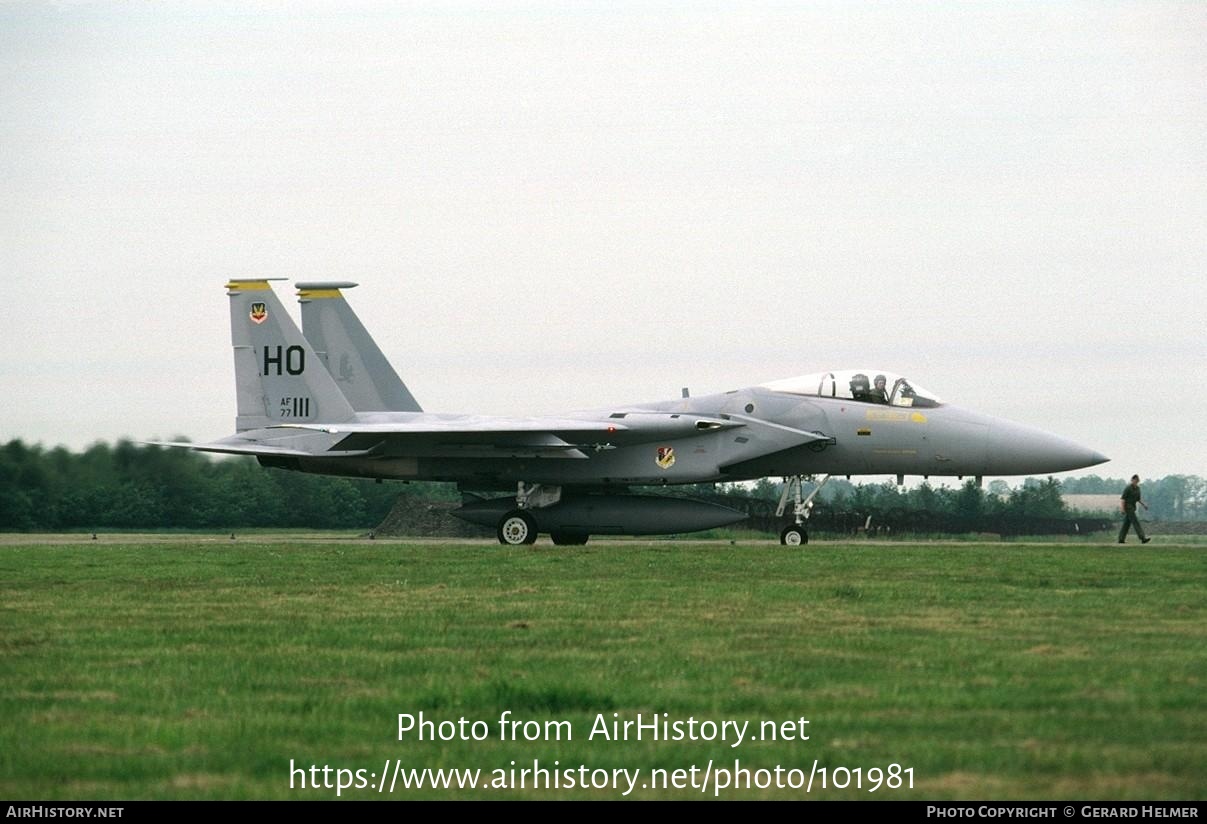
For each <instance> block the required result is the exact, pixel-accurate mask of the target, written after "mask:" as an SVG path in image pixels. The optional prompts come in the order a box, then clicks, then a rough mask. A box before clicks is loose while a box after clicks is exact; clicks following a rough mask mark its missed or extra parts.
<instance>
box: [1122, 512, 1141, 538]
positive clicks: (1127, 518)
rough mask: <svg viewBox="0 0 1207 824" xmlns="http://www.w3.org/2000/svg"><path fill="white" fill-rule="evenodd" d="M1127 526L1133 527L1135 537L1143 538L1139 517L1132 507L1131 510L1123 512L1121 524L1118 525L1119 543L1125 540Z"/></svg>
mask: <svg viewBox="0 0 1207 824" xmlns="http://www.w3.org/2000/svg"><path fill="white" fill-rule="evenodd" d="M1128 527H1135V528H1136V537H1137V538H1139V539H1140V540H1141V541H1143V540H1144V530H1143V529H1141V528H1140V519H1139V518H1137V517H1136V511H1135V510H1134V509H1133V510H1132V511H1131V512H1124V513H1123V526H1121V527H1119V543H1123V542H1124V541H1125V540H1127V529H1128Z"/></svg>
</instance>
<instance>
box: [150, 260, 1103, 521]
mask: <svg viewBox="0 0 1207 824" xmlns="http://www.w3.org/2000/svg"><path fill="white" fill-rule="evenodd" d="M352 286H355V284H353V283H348V282H322V283H302V284H299V300H300V301H301V302H302V317H303V325H304V328H305V334H303V332H302V331H300V330H299V329H298V328H297V326H296V325H295V324H294V322H293V320H292V318H291V317H290V316H289V315H288V314H287V313H286V311H285V309H284V307H283V306H282V304H281V302H280V300H279V299H278V298H277V297H276V294H275V293H274V292H273V290H272V288H271V286H270V285H269V282H268V280H267V279H251V280H231V281H230V282H229V283H228V284H227V287H226V288H227V294H228V295H229V297H230V310H231V311H230V318H231V338H232V346H233V348H234V356H235V376H236V387H237V406H238V414H237V417H236V420H235V429H236V433H235V434H234V435H231V436H229V437H227V438H223V439H221V440H218V441H214V442H211V443H202V444H172V445H174V446H182V447H187V448H190V449H197V450H202V451H209V452H223V453H230V454H239V455H254V456H256V458H257V459H258V460H259V461H260V463H261V464H263V465H266V466H276V467H282V468H286V469H293V470H298V471H302V472H316V473H322V474H331V475H344V476H351V477H366V478H393V479H404V480H430V481H449V482H455V483H457V484H458V485H459V487H460V488H462V489H463V490H514V493H513V494H508V495H506V496H503V497H497V498H492V499H482V500H475V501H471V502H468V503H466V505H464V506H463V507H462V508H461V509H460V510H458V512H457V513H456V514H458V515H459V516H460V517H462V518H465V519H466V520H470V521H474V522H476V523H483V524H487V525H490V526H493V527H495V529H496V532H497V535H498V538H499V541H500V542H502V543H504V544H528V543H532V542H533V541H534V540H536V536H537V534H538V532H548V533H550V534H551V536H552V538H553V541H554V543H558V544H576V543H585V542H586V540H587V537H588V536H590V535H592V534H609V535H616V534H627V535H648V534H669V533H678V532H691V531H695V530H701V529H709V528H712V527H716V526H723V525H726V524H730V523H735V522H736V521H738V520H741V519H742V518H744V517H745V516H744V515H743V514H742V513H739V512H737V511H735V510H732V509H728V508H726V507H721V506H717V505H715V504H710V503H705V502H701V501H693V500H687V499H683V498H673V497H666V496H652V495H639V494H633V493H632V491H631V488H632V487H640V486H647V485H658V486H666V485H674V484H697V483H713V482H729V481H745V480H752V479H756V478H762V477H767V476H781V477H784V478H785V485H784V494H783V497H782V498H781V501H780V507H779V513H780V514H784V513H785V512H790V515H791V522H790V523H788V524H787V526H785V528H784V530H783V531H782V532H781V536H780V537H781V541H782V542H784V543H787V544H799V543H804V542H807V540H808V536H807V533H806V532H805V528H804V521H805V519H806V518H807V517H808V513H809V508H810V506H811V503H812V502H811V498H812V495H815V494H816V492H817V490H816V489H814V491H813V493H811V494H810V495H809V496H804V495H803V494H802V484H801V479H802V478H804V477H806V476H812V475H826V476H829V475H897V476H898V478H901V477H902V476H904V475H926V476H929V475H942V476H959V477H962V476H965V475H971V476H976V477H978V478H980V477H981V476H984V475H1031V474H1047V473H1051V472H1060V471H1064V470H1070V469H1078V468H1081V467H1086V466H1093V465H1095V464H1099V463H1102V462H1104V461H1106V460H1107V458H1106V457H1105V456H1104V455H1101V454H1100V453H1098V452H1095V451H1093V450H1091V449H1087V448H1085V447H1082V446H1079V445H1077V444H1075V443H1073V442H1071V441H1068V440H1065V439H1063V438H1059V437H1057V436H1055V435H1051V434H1048V433H1046V432H1043V431H1040V430H1038V429H1033V428H1030V427H1026V426H1023V425H1021V424H1017V423H1012V422H1010V421H1006V420H1002V419H1000V418H994V417H990V416H988V415H984V414H982V413H979V412H974V411H972V410H969V409H964V408H961V407H958V406H954V405H952V404H948V403H944V402H943V401H941V400H939V398H938V397H936V396H935V395H934V394H932V393H930V392H928V391H926V390H924V389H923V388H922V387H920V386H918V385H917V384H915V383H913V382H912V381H910V380H908V379H906V378H904V377H902V376H899V375H895V374H892V373H890V372H886V371H883V370H871V369H850V370H843V371H834V372H821V373H817V374H813V375H806V376H804V377H797V378H789V379H787V380H781V381H774V382H772V383H766V384H761V385H757V386H751V387H747V388H745V389H738V390H734V391H731V392H724V393H720V394H715V395H704V396H699V397H689V396H687V393H686V392H685V393H684V397H681V398H676V399H674V400H667V401H657V402H652V403H643V404H636V405H633V406H621V407H611V408H608V409H602V410H596V411H591V412H573V413H568V414H566V415H561V416H538V417H501V416H478V415H449V414H435V413H428V412H423V411H422V410H421V408H420V406H419V404H418V403H417V402H416V400H415V398H414V396H413V395H412V394H411V393H410V391H409V390H408V389H407V388H406V386H405V385H404V384H403V382H402V380H401V379H400V378H399V377H398V374H397V372H395V371H394V369H393V367H391V366H390V364H389V362H388V361H387V360H386V358H385V356H384V355H383V354H382V353H381V350H380V349H379V348H378V347H377V345H376V343H374V342H373V339H372V337H370V335H369V334H368V332H367V331H366V330H365V328H364V326H363V325H362V324H361V322H360V320H359V319H358V318H357V317H356V314H355V313H354V312H353V311H352V309H351V307H350V306H349V305H348V303H347V301H346V300H345V299H344V296H343V293H342V290H344V289H347V288H351V287H352ZM873 376H874V377H873ZM873 381H875V388H873V386H872V383H873Z"/></svg>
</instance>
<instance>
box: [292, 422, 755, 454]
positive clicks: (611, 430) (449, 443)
mask: <svg viewBox="0 0 1207 824" xmlns="http://www.w3.org/2000/svg"><path fill="white" fill-rule="evenodd" d="M744 425H745V424H743V423H741V422H737V421H728V420H722V419H720V418H715V417H704V416H700V415H688V414H672V413H657V412H617V413H613V414H612V415H611V416H609V417H606V418H599V419H579V418H507V417H485V416H474V415H464V416H436V415H421V416H416V417H415V418H413V419H411V420H406V421H390V422H383V423H354V422H349V423H340V424H304V423H290V424H280V425H278V426H275V427H271V428H273V429H300V430H305V431H311V432H323V433H326V434H329V435H342V436H343V437H342V438H340V439H339V440H337V441H336V442H335V443H334V444H333V445H332V446H331V450H332V451H335V452H342V453H348V452H351V451H362V450H363V451H371V450H385V451H387V452H397V453H405V452H407V451H409V450H410V449H415V448H419V449H423V450H425V451H426V450H430V449H433V448H439V447H448V448H455V447H457V446H470V445H473V446H497V447H501V448H532V449H542V450H558V449H562V450H566V452H567V453H568V454H567V457H580V456H582V453H578V454H573V453H577V452H578V447H582V446H588V447H593V448H606V447H607V446H609V445H612V446H628V445H630V444H639V443H646V442H651V441H660V440H670V439H674V438H680V437H688V436H692V435H699V434H702V433H704V432H712V431H719V430H721V429H730V428H733V427H738V426H744Z"/></svg>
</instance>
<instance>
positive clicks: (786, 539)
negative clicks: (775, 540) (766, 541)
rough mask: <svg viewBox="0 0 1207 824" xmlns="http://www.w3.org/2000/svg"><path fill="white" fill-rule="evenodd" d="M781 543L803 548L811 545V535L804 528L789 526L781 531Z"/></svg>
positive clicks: (794, 525)
mask: <svg viewBox="0 0 1207 824" xmlns="http://www.w3.org/2000/svg"><path fill="white" fill-rule="evenodd" d="M780 543H781V544H783V545H784V546H802V545H804V544H807V543H809V533H808V532H806V531H805V528H804V527H803V526H797V525H796V524H789V525H788V526H786V527H784V528H783V530H781V531H780Z"/></svg>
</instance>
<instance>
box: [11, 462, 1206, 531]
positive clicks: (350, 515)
mask: <svg viewBox="0 0 1207 824" xmlns="http://www.w3.org/2000/svg"><path fill="white" fill-rule="evenodd" d="M1126 484H1127V481H1126V480H1124V479H1121V478H1100V477H1098V476H1095V475H1090V476H1086V477H1081V478H1066V479H1064V480H1059V481H1058V480H1056V479H1054V478H1048V479H1035V478H1028V479H1027V480H1026V481H1024V482H1023V483H1022V484H1021V485H1020V486H1017V487H1013V488H1011V487H1010V486H1008V485H1007V484H1006V483H1005V482H1004V481H994V482H993V483H991V484H990V485H989V488H988V489H987V490H985V489H981V488H980V487H978V486H977V485H976V484H975V483H974V482H972V481H969V482H966V483H964V484H963V485H959V486H956V487H948V486H942V485H941V486H932V485H931V484H929V483H923V484H921V485H919V486H914V487H909V488H904V487H898V486H897V485H896V484H893V483H861V484H853V483H851V482H850V481H847V480H845V479H841V478H836V479H833V480H831V481H830V482H829V483H828V484H827V485H826V488H825V489H824V490H823V491H822V493H821V494H820V495H819V496H818V497H819V503H821V504H824V505H825V506H826V507H828V508H830V509H833V510H848V511H856V512H863V513H877V514H885V513H890V512H893V513H901V512H927V513H931V514H943V515H951V516H954V517H958V518H961V519H965V520H969V519H976V518H981V517H985V518H988V517H995V516H1002V515H1018V516H1026V517H1031V518H1035V517H1038V518H1060V517H1069V516H1071V515H1076V514H1077V513H1071V512H1069V510H1068V509H1067V507H1066V506H1065V504H1064V501H1063V499H1062V497H1061V495H1062V493H1078V494H1095V493H1096V494H1112V495H1116V496H1117V495H1118V494H1119V493H1120V492H1122V490H1123V487H1124V486H1126ZM1143 489H1144V499H1145V502H1146V503H1148V505H1149V515H1150V516H1151V517H1154V518H1158V519H1161V520H1207V481H1205V480H1204V479H1203V478H1200V477H1198V476H1195V475H1170V476H1167V477H1164V478H1160V479H1155V480H1150V481H1145V482H1144V485H1143ZM684 491H687V492H691V491H693V490H692V489H691V488H689V489H686V490H684ZM696 491H699V492H707V493H712V492H713V491H714V489H713V487H711V486H704V487H699V488H697V490H696ZM724 491H725V492H726V493H727V494H730V495H738V496H743V497H752V498H759V499H762V500H765V501H769V502H775V501H777V500H778V498H779V494H780V484H779V482H778V480H771V479H764V480H762V481H759V482H758V483H757V484H754V485H726V487H725V489H724ZM400 494H401V495H408V496H413V497H415V498H416V499H419V500H422V501H432V500H445V501H449V500H456V499H457V498H458V495H457V491H456V488H455V487H454V486H453V485H452V484H436V483H419V482H416V483H410V484H403V483H399V482H392V481H387V482H385V483H377V482H374V481H372V480H362V479H350V478H333V477H328V476H321V475H309V474H306V473H302V472H289V471H285V470H280V469H265V468H262V467H260V466H259V465H258V464H257V463H256V461H255V460H254V459H252V458H237V457H232V458H222V459H214V458H211V457H209V456H207V455H203V454H201V453H197V452H191V451H188V450H183V449H170V448H163V447H157V446H147V445H140V444H135V443H132V442H130V441H119V442H118V443H117V444H114V445H109V444H106V443H97V444H94V445H93V446H91V447H89V448H87V449H85V450H84V451H82V452H73V451H70V450H68V449H66V448H64V447H55V448H53V449H47V448H44V447H42V446H40V445H27V444H25V443H24V442H22V441H21V440H12V441H9V442H8V443H7V444H4V445H3V446H0V531H4V532H14V531H17V532H22V531H71V530H94V529H235V528H247V527H276V528H298V527H306V528H315V529H366V530H367V529H371V528H372V527H374V526H376V525H377V524H378V523H380V522H381V520H382V519H383V518H384V517H385V516H386V514H387V513H388V512H389V511H390V509H391V507H392V506H393V505H394V503H395V502H396V501H397V499H398V497H399V495H400Z"/></svg>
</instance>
